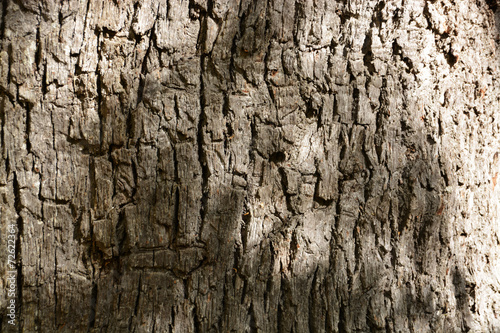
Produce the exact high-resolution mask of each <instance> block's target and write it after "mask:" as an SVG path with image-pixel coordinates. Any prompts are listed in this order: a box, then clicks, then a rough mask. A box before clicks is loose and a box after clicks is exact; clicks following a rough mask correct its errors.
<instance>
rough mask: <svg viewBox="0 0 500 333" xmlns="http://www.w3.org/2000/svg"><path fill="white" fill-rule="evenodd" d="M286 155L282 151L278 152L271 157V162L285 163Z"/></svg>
mask: <svg viewBox="0 0 500 333" xmlns="http://www.w3.org/2000/svg"><path fill="white" fill-rule="evenodd" d="M285 158H286V156H285V153H283V152H282V151H277V152H275V153H272V154H271V156H270V157H269V160H270V161H271V162H273V163H275V164H276V163H281V162H284V161H285Z"/></svg>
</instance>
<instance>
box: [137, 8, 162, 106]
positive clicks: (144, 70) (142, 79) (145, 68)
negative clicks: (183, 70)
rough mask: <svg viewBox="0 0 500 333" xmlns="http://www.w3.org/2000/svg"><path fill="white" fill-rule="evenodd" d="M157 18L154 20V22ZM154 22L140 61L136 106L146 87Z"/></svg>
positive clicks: (153, 35)
mask: <svg viewBox="0 0 500 333" xmlns="http://www.w3.org/2000/svg"><path fill="white" fill-rule="evenodd" d="M157 19H158V17H157V18H156V20H157ZM156 20H155V23H154V24H153V27H152V28H151V31H150V33H149V44H148V49H147V50H146V54H145V55H144V58H143V60H142V65H141V74H140V79H139V90H138V92H137V105H139V103H140V102H141V101H142V99H143V97H144V87H145V85H146V75H147V73H148V58H149V55H150V53H151V47H152V46H153V44H154V41H153V39H154V38H155V34H154V30H155V26H156ZM137 105H136V106H137Z"/></svg>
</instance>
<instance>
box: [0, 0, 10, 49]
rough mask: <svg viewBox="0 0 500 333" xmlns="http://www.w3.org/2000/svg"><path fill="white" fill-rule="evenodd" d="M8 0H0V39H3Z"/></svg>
mask: <svg viewBox="0 0 500 333" xmlns="http://www.w3.org/2000/svg"><path fill="white" fill-rule="evenodd" d="M8 4H9V0H2V22H1V24H0V36H1V39H0V40H2V41H3V40H5V18H6V17H7V6H8Z"/></svg>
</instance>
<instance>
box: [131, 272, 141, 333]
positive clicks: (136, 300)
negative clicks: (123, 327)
mask: <svg viewBox="0 0 500 333" xmlns="http://www.w3.org/2000/svg"><path fill="white" fill-rule="evenodd" d="M141 287H142V274H141V275H139V282H138V283H137V297H136V298H135V304H134V315H133V316H130V319H129V324H128V330H129V332H132V320H133V319H134V318H136V317H137V313H138V311H139V300H140V296H141Z"/></svg>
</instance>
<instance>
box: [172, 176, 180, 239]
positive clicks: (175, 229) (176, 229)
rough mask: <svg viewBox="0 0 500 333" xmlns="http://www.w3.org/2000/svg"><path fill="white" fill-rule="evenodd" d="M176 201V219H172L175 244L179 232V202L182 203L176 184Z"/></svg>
mask: <svg viewBox="0 0 500 333" xmlns="http://www.w3.org/2000/svg"><path fill="white" fill-rule="evenodd" d="M175 186H176V188H175V203H174V220H173V221H172V231H171V235H172V240H171V243H172V244H173V243H174V241H175V238H176V237H177V233H178V232H179V204H180V198H179V196H180V195H179V186H178V185H175Z"/></svg>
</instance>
